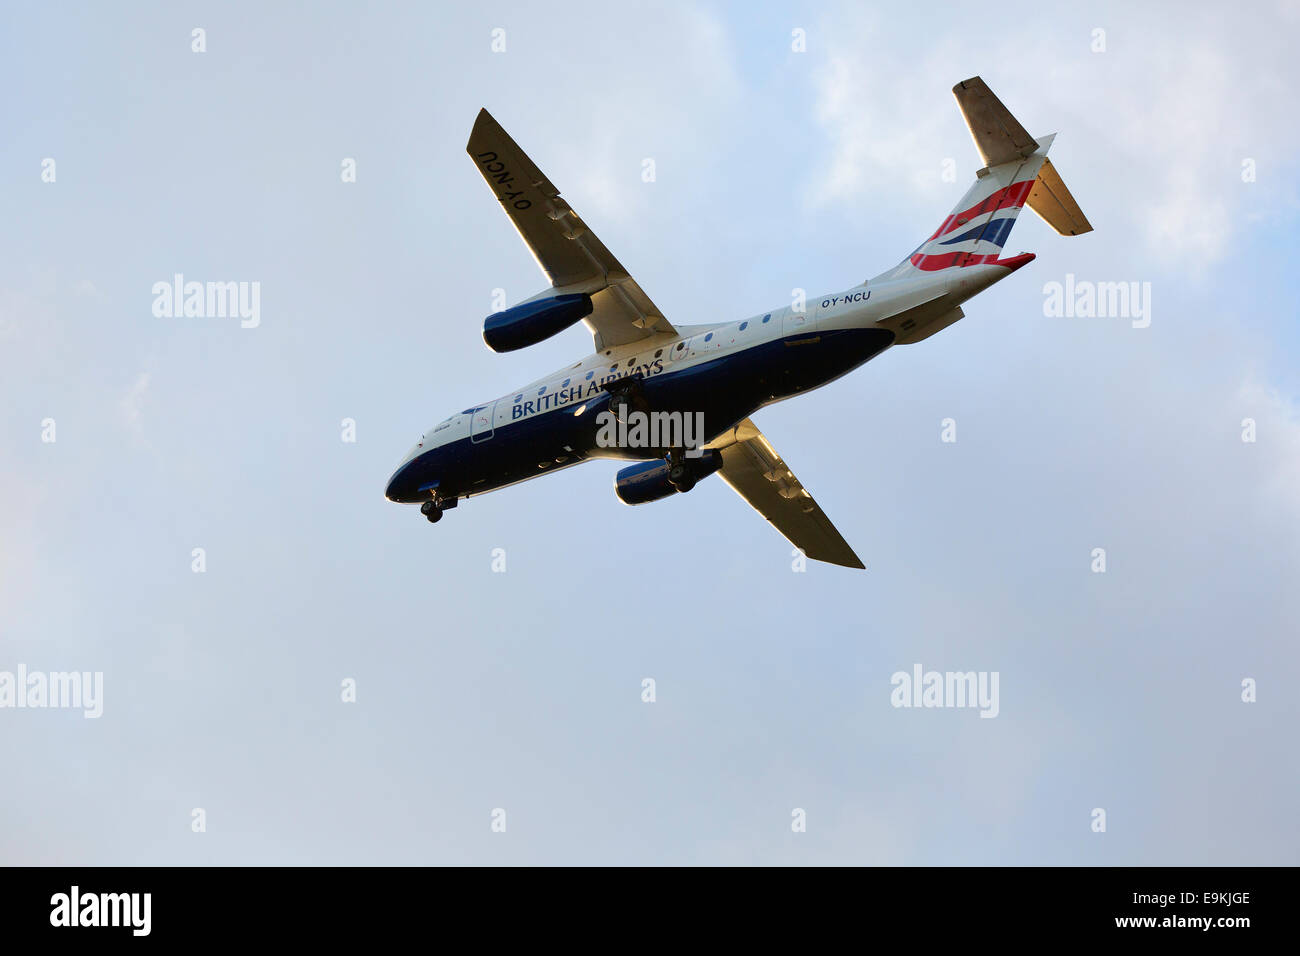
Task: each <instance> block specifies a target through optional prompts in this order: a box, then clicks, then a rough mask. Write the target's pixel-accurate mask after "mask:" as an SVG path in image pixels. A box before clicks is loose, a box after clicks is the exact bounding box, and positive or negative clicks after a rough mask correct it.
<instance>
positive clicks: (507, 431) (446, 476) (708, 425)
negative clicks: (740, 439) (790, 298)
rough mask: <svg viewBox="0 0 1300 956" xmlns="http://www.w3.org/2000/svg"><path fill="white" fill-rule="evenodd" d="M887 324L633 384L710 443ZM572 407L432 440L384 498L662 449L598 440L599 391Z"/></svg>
mask: <svg viewBox="0 0 1300 956" xmlns="http://www.w3.org/2000/svg"><path fill="white" fill-rule="evenodd" d="M893 340H894V336H893V333H891V332H889V331H888V330H886V329H878V328H865V329H836V330H831V331H827V332H812V333H810V334H805V335H793V336H788V337H786V338H782V339H776V340H774V341H772V342H765V343H763V344H761V345H755V346H753V347H752V348H748V349H745V350H743V351H741V352H734V353H731V354H728V355H723V356H720V357H719V358H717V359H714V360H712V361H708V362H701V363H700V364H698V365H692V366H690V367H688V368H682V369H680V370H677V369H674V368H673V367H672V366H671V365H670V366H668V369H667V371H665V372H663V373H661V374H659V375H654V376H652V377H650V378H646V379H644V380H642V382H641V391H642V394H643V395H644V398H645V404H646V406H647V408H648V410H649V411H651V412H678V413H681V414H683V415H694V414H697V413H698V414H700V415H702V416H703V424H704V428H703V436H702V437H703V440H704V441H706V442H707V441H711V440H712V439H713V438H715V437H717V436H718V435H720V434H721V433H722V432H724V431H725V430H726V429H728V428H731V427H732V426H734V425H735V424H736V423H737V422H740V421H742V420H743V419H745V418H747V417H749V416H750V415H752V414H754V412H756V411H757V410H758V409H760V408H762V407H763V406H764V405H770V404H772V403H773V402H778V401H781V400H782V399H785V398H790V397H791V396H793V395H797V394H799V393H801V392H806V391H809V390H810V389H814V388H817V387H819V386H821V385H825V384H826V383H827V382H830V381H833V380H834V379H836V378H839V377H840V376H841V375H843V374H845V373H846V372H849V371H852V370H853V369H855V368H857V367H858V366H859V365H861V364H862V363H864V362H866V361H867V360H869V359H870V358H872V357H873V356H875V355H878V354H879V353H880V352H882V351H884V350H885V349H886V348H888V347H889V346H890V344H891V343H892V342H893ZM583 404H585V408H584V411H583V413H582V414H581V415H575V414H574V412H575V411H576V407H575V406H574V405H566V406H563V407H560V408H556V409H553V410H551V411H547V412H543V413H541V414H538V415H533V416H531V417H528V418H522V419H520V420H519V421H515V422H509V423H506V424H504V425H500V426H497V428H496V429H495V431H494V432H490V433H489V434H490V437H483V436H481V435H480V436H476V438H477V440H475V439H471V438H463V439H460V440H457V441H453V442H449V443H447V444H445V445H440V446H438V447H436V448H431V449H429V450H428V451H426V452H424V453H423V454H422V455H419V456H417V457H415V458H413V459H411V460H410V461H408V462H407V463H406V464H404V465H403V466H402V467H401V468H399V469H398V470H397V473H396V474H394V475H393V477H392V479H391V480H390V482H389V485H388V491H387V495H388V497H389V498H390V499H392V500H393V501H408V502H413V501H426V500H428V499H429V497H430V496H431V494H432V492H433V490H434V489H436V493H437V495H438V496H439V497H440V498H442V499H452V498H462V497H468V496H470V495H477V494H483V493H485V492H488V491H492V490H494V489H496V488H501V487H503V486H505V485H510V484H514V483H516V482H519V481H523V480H525V479H527V478H535V477H537V476H538V475H543V474H546V473H547V472H549V471H554V470H555V469H558V468H565V467H568V466H570V465H574V464H577V463H578V462H581V461H585V460H586V459H588V458H623V459H628V460H634V461H644V460H648V459H652V458H657V457H660V456H661V455H663V454H666V453H667V451H668V449H667V448H645V447H640V448H617V447H601V446H600V445H599V444H598V442H597V432H598V431H599V427H600V425H599V422H598V418H599V414H600V412H602V411H605V410H606V409H607V408H608V405H609V398H608V396H607V395H603V396H602V397H601V398H600V399H598V400H593V401H589V402H586V403H583Z"/></svg>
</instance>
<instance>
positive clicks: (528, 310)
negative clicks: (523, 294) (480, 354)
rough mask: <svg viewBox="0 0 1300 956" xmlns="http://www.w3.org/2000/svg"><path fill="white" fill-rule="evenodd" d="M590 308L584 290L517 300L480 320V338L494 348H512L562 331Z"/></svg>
mask: <svg viewBox="0 0 1300 956" xmlns="http://www.w3.org/2000/svg"><path fill="white" fill-rule="evenodd" d="M591 310H592V304H591V296H589V295H587V293H585V292H574V293H570V294H566V295H553V296H549V297H547V298H545V299H534V300H532V301H531V302H521V303H519V305H516V306H513V307H512V308H509V309H505V310H504V311H502V312H495V313H493V314H492V315H489V316H488V317H487V318H486V319H485V320H484V321H483V341H484V342H486V343H487V346H488V348H490V349H491V350H492V351H494V352H513V351H515V350H516V349H522V348H526V347H527V346H529V345H536V344H537V343H538V342H540V341H542V340H543V339H549V338H550V337H551V336H552V335H554V334H555V333H556V332H563V331H564V330H565V329H567V328H568V327H569V326H571V325H573V323H575V322H577V321H578V320H579V319H584V318H586V317H587V316H589V315H591Z"/></svg>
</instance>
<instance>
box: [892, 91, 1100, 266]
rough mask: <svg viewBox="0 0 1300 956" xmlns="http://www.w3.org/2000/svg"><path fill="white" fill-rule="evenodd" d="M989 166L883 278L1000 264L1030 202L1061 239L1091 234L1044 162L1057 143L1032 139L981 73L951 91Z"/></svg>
mask: <svg viewBox="0 0 1300 956" xmlns="http://www.w3.org/2000/svg"><path fill="white" fill-rule="evenodd" d="M952 92H953V95H954V96H956V97H957V105H958V106H959V107H960V108H961V111H962V115H963V116H964V117H965V118H966V125H967V126H968V127H970V131H971V136H972V137H974V139H975V148H976V149H978V150H979V152H980V156H981V158H983V160H984V168H983V169H981V170H980V171H979V172H978V173H976V174H975V182H974V184H972V185H971V187H970V189H968V190H967V191H966V195H965V196H963V197H962V199H961V202H959V203H957V206H956V208H954V209H953V211H952V212H951V213H949V214H948V216H947V218H946V219H944V221H943V222H941V223H940V224H939V228H938V229H936V230H935V231H934V233H933V234H932V235H931V236H930V237H929V238H928V239H926V241H925V242H923V243H921V245H920V246H918V247H917V248H916V251H914V252H913V253H912V254H911V255H910V256H908V257H907V258H906V259H905V260H904V261H903V262H901V263H899V264H898V266H897V267H895V268H894V269H892V270H890V271H889V272H887V273H884V275H882V276H880V277H879V278H899V277H902V276H905V275H915V274H916V273H917V272H939V271H941V270H944V269H961V268H965V267H968V266H975V265H990V264H998V263H999V261H1001V262H1011V261H1016V262H1019V263H1021V264H1023V262H1027V261H1028V260H1027V259H1024V260H1019V259H1017V260H1001V259H1000V257H1001V255H1002V247H1003V246H1004V245H1006V241H1007V237H1008V236H1009V235H1010V234H1011V227H1012V226H1014V225H1015V222H1016V217H1017V216H1018V215H1020V210H1021V208H1022V207H1024V206H1026V205H1028V206H1029V208H1030V209H1032V210H1034V212H1036V213H1038V214H1039V215H1040V216H1041V217H1042V218H1043V219H1044V220H1045V221H1046V222H1047V224H1048V225H1050V226H1051V227H1052V228H1053V229H1055V230H1056V231H1057V232H1058V233H1060V234H1061V235H1068V236H1077V235H1081V234H1082V233H1085V232H1091V231H1092V226H1091V225H1090V224H1089V222H1088V220H1087V218H1085V216H1084V215H1083V212H1082V211H1081V210H1080V209H1079V205H1078V203H1076V202H1075V201H1074V197H1073V196H1072V195H1070V191H1069V190H1068V189H1067V188H1066V187H1065V183H1063V182H1062V181H1061V177H1060V176H1059V175H1058V174H1057V172H1056V169H1055V168H1054V167H1053V166H1052V163H1051V161H1050V160H1049V159H1048V158H1047V151H1048V150H1049V149H1051V147H1052V140H1054V139H1055V138H1056V134H1055V133H1053V134H1051V135H1050V136H1042V137H1040V138H1039V139H1037V140H1035V139H1034V138H1033V137H1031V136H1030V135H1029V134H1028V133H1026V132H1025V129H1024V127H1023V126H1021V125H1020V123H1019V122H1018V121H1017V120H1016V118H1015V117H1014V116H1012V115H1011V112H1010V111H1009V110H1008V109H1007V108H1006V107H1005V106H1003V105H1002V102H1001V101H1000V100H999V99H998V98H997V97H996V96H995V95H994V94H993V91H992V90H990V89H989V88H988V86H987V85H985V83H984V81H983V80H982V79H980V78H979V77H978V76H976V77H972V78H971V79H969V80H963V81H962V82H960V83H958V84H957V85H956V86H954V87H953V88H952Z"/></svg>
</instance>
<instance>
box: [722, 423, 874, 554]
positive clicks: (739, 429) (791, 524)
mask: <svg viewBox="0 0 1300 956" xmlns="http://www.w3.org/2000/svg"><path fill="white" fill-rule="evenodd" d="M707 447H709V448H713V449H717V450H718V451H719V452H721V453H722V470H721V471H719V472H718V474H720V475H721V476H722V480H723V481H725V482H726V483H727V484H729V485H731V487H732V488H734V489H735V490H736V492H737V493H738V494H739V495H740V497H742V498H744V499H745V500H746V501H747V502H749V504H750V505H751V506H752V507H753V508H754V510H755V511H757V512H758V513H759V514H761V515H762V516H763V517H764V518H766V519H767V520H768V521H769V522H770V523H771V524H772V526H773V527H774V528H776V530H777V531H780V532H781V533H782V534H783V535H785V536H786V537H787V538H788V539H790V543H791V544H793V545H794V546H795V547H797V548H802V549H803V551H804V553H805V554H806V555H808V557H810V558H814V559H815V560H817V561H827V562H829V563H830V564H838V565H840V566H841V567H845V568H865V567H866V565H864V564H863V563H862V561H861V559H860V558H859V557H858V556H857V555H856V554H854V553H853V549H852V548H851V547H849V543H848V542H847V541H845V540H844V538H843V536H841V535H840V533H839V532H838V531H836V530H835V525H833V524H831V519H830V518H828V517H826V514H825V512H823V511H822V509H821V508H820V507H818V505H817V502H816V501H814V500H813V497H812V495H810V494H808V491H807V489H805V488H804V486H803V485H802V484H800V483H799V479H798V478H796V477H795V476H794V473H793V472H792V471H791V470H790V469H789V468H788V467H786V463H785V462H784V461H783V460H782V459H781V456H780V455H779V454H777V451H776V449H775V448H773V447H772V445H771V443H770V442H769V441H768V440H767V439H766V438H765V437H764V436H763V433H762V432H760V431H759V430H758V429H757V428H756V427H754V423H753V422H752V421H750V420H749V419H748V418H746V419H745V420H744V421H743V422H741V423H740V424H739V425H737V426H736V427H735V428H732V429H730V430H728V431H726V432H724V433H723V434H722V435H720V436H718V437H717V438H716V439H714V440H713V441H712V442H710V443H709V445H708V446H707Z"/></svg>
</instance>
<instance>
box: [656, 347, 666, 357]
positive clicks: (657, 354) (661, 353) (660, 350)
mask: <svg viewBox="0 0 1300 956" xmlns="http://www.w3.org/2000/svg"><path fill="white" fill-rule="evenodd" d="M663 354H664V350H663V349H659V350H658V351H657V352H655V358H658V357H659V356H661V355H663Z"/></svg>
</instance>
